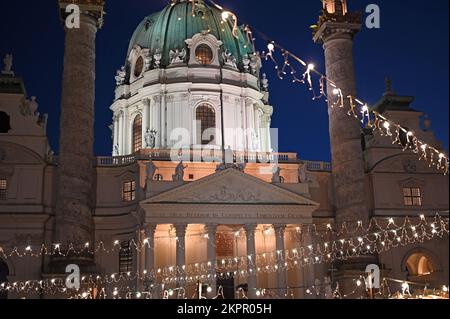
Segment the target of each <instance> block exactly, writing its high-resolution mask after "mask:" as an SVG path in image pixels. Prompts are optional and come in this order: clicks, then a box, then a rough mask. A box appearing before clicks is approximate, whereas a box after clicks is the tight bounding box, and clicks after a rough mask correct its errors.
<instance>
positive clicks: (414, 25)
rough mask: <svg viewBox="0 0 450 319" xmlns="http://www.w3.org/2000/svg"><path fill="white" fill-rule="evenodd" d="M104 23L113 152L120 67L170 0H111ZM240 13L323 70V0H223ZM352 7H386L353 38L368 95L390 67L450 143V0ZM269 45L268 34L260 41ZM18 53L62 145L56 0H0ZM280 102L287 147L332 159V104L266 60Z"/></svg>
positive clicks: (101, 86)
mask: <svg viewBox="0 0 450 319" xmlns="http://www.w3.org/2000/svg"><path fill="white" fill-rule="evenodd" d="M106 2H107V5H106V11H107V15H106V18H105V26H104V28H103V29H102V30H101V31H99V33H98V37H97V82H96V85H97V88H96V130H95V134H96V136H95V138H96V142H95V152H96V154H97V155H110V153H111V147H112V146H111V144H112V142H111V138H110V137H111V132H110V130H109V128H108V126H109V125H110V123H111V117H112V114H111V113H110V111H109V106H110V105H111V103H112V100H113V94H114V87H115V81H114V76H115V72H116V70H117V69H118V68H119V67H120V66H121V65H122V64H123V63H124V61H125V54H126V51H127V48H128V42H129V39H130V38H131V35H132V33H133V31H134V29H135V27H136V26H137V25H138V24H139V22H140V21H141V20H142V19H143V18H144V17H145V16H146V15H148V14H149V13H152V12H155V11H159V10H161V9H162V8H163V7H164V5H166V4H167V3H168V2H169V1H168V0H127V1H124V0H106ZM218 2H219V3H220V4H221V5H223V6H224V7H225V8H227V9H230V10H231V11H233V12H235V13H236V14H237V15H238V17H239V18H240V22H241V23H244V22H245V23H249V24H250V25H252V26H253V27H254V28H255V29H258V30H260V31H262V32H264V33H265V34H267V35H268V36H270V37H272V38H273V39H274V40H275V41H277V42H278V43H280V44H282V45H283V46H284V47H286V48H287V49H288V50H290V51H292V52H294V53H296V54H298V55H299V56H301V57H303V58H305V59H306V60H307V61H308V62H312V63H314V64H315V65H316V66H317V68H318V69H319V70H321V71H324V62H323V61H324V59H323V52H322V49H321V47H320V46H318V45H315V44H313V42H312V40H311V31H310V29H309V27H310V25H311V24H313V23H315V22H316V21H317V17H318V15H319V13H320V9H321V3H320V1H319V0H306V1H298V0H285V1H269V0H258V1H257V0H245V1H242V0H222V1H218ZM348 2H349V6H350V8H351V9H352V10H358V11H365V7H366V6H367V5H368V4H370V3H376V4H378V5H379V6H380V8H381V19H382V24H381V29H379V30H368V29H365V28H364V30H363V31H362V32H361V33H360V34H359V35H358V37H357V38H356V42H355V60H356V61H355V66H356V74H357V85H358V95H359V96H360V97H361V98H362V99H364V100H365V101H366V102H368V103H369V104H373V103H375V102H376V101H377V100H378V99H379V98H380V97H381V95H382V93H383V92H384V87H385V84H384V78H385V77H386V76H390V77H391V79H392V82H393V88H394V90H395V91H396V92H397V93H399V94H405V95H413V96H415V97H416V101H415V103H414V106H415V107H416V108H417V109H419V110H422V111H424V112H426V113H428V114H429V116H430V118H431V119H432V121H433V125H432V128H433V130H434V131H435V133H436V135H437V137H438V139H439V140H441V141H443V143H444V146H445V148H446V149H448V136H449V131H448V123H449V122H448V111H449V93H448V92H449V91H448V87H449V72H448V71H449V40H448V39H449V1H448V0H429V1H422V0H410V1H403V0H395V1H392V0H349V1H348ZM259 45H260V46H263V45H264V43H263V42H262V41H260V42H259ZM8 52H11V53H13V54H14V66H13V68H14V70H15V71H16V74H18V75H20V76H22V77H23V78H24V80H25V85H26V88H27V91H28V95H29V96H32V95H35V96H37V98H38V102H39V104H40V111H41V112H42V113H48V114H49V116H50V117H49V127H48V132H49V133H48V134H49V137H50V143H51V146H52V147H53V149H55V151H57V150H58V132H59V103H60V99H61V96H60V95H61V77H62V61H63V53H64V33H63V28H62V26H61V24H60V21H59V16H58V9H57V1H56V0H45V1H32V0H27V1H20V2H19V1H14V0H0V55H1V56H2V57H3V55H4V54H5V53H8ZM266 72H267V73H268V74H269V76H270V79H271V82H270V85H271V102H272V104H273V105H274V107H275V113H274V116H273V122H272V126H273V127H276V128H279V130H280V132H279V135H280V146H279V148H280V151H296V152H298V153H299V156H300V157H301V158H303V159H310V160H329V159H330V152H329V138H328V120H327V107H326V105H325V103H324V102H323V101H320V102H317V101H316V102H314V101H312V100H311V96H310V93H309V92H308V91H307V89H306V88H305V87H304V86H299V85H293V84H292V83H291V82H290V81H289V80H284V81H280V80H278V79H276V77H275V76H274V72H273V67H272V65H269V64H268V65H266Z"/></svg>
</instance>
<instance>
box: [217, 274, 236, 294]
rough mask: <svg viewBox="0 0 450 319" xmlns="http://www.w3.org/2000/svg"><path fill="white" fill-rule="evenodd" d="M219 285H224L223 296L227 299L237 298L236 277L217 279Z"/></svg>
mask: <svg viewBox="0 0 450 319" xmlns="http://www.w3.org/2000/svg"><path fill="white" fill-rule="evenodd" d="M217 287H222V289H223V290H222V291H223V296H224V298H225V299H234V298H235V286H234V277H233V276H231V277H228V278H218V279H217Z"/></svg>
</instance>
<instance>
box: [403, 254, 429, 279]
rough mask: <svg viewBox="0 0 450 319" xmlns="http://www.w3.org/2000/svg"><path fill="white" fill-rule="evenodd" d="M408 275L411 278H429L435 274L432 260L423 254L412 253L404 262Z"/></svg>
mask: <svg viewBox="0 0 450 319" xmlns="http://www.w3.org/2000/svg"><path fill="white" fill-rule="evenodd" d="M406 269H407V270H408V275H409V276H412V277H423V276H429V275H431V274H432V273H434V272H435V270H436V269H435V266H434V265H433V262H432V260H431V259H430V258H429V257H428V256H427V255H425V254H424V253H414V254H412V255H410V256H409V257H408V259H407V260H406Z"/></svg>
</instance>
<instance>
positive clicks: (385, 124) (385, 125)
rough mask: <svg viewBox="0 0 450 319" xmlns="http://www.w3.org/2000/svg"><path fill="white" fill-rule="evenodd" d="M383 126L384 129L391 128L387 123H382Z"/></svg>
mask: <svg viewBox="0 0 450 319" xmlns="http://www.w3.org/2000/svg"><path fill="white" fill-rule="evenodd" d="M383 126H384V128H385V129H388V128H389V127H391V124H389V122H384V124H383Z"/></svg>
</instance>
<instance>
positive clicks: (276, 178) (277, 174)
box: [272, 166, 281, 183]
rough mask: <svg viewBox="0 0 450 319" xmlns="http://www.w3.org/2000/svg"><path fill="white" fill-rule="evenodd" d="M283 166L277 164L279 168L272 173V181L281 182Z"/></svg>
mask: <svg viewBox="0 0 450 319" xmlns="http://www.w3.org/2000/svg"><path fill="white" fill-rule="evenodd" d="M280 174H281V168H280V167H279V166H277V169H276V170H275V172H274V173H273V175H272V183H281V175H280Z"/></svg>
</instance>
